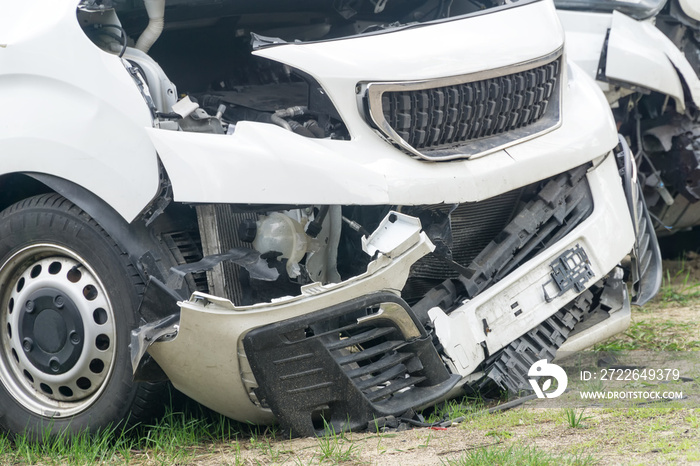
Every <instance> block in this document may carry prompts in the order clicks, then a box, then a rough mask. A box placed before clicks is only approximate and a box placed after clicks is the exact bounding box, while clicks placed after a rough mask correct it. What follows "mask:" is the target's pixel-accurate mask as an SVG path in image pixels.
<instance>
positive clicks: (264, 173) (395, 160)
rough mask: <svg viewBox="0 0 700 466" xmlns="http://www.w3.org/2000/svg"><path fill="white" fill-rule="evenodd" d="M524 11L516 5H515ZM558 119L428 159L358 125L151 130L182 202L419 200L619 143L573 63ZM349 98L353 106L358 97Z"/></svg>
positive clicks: (473, 192) (495, 187)
mask: <svg viewBox="0 0 700 466" xmlns="http://www.w3.org/2000/svg"><path fill="white" fill-rule="evenodd" d="M516 10H518V9H516ZM564 88H565V89H564V93H563V106H562V115H563V117H562V118H563V121H562V125H561V126H560V127H559V128H558V129H556V130H554V131H551V132H550V133H547V134H545V135H543V136H540V137H537V138H535V139H532V140H530V141H527V142H523V143H520V144H516V145H514V146H511V147H509V148H508V149H507V150H502V151H498V152H495V153H493V154H490V155H488V156H484V157H479V158H475V159H472V160H458V161H452V162H445V163H426V162H422V161H418V160H415V159H412V158H411V157H409V156H408V155H406V154H404V153H403V152H401V151H399V150H397V149H395V148H394V147H392V146H391V145H389V144H388V143H387V142H385V141H384V140H383V139H382V138H381V137H380V136H378V135H377V134H376V133H374V131H373V130H371V128H370V127H369V126H368V125H367V124H366V123H364V121H363V122H362V125H364V127H365V128H366V133H363V134H362V135H361V136H357V137H355V138H354V139H352V140H350V141H334V140H328V139H310V138H305V137H302V136H299V135H297V134H295V133H292V132H290V131H286V130H284V129H283V128H281V127H278V126H274V125H270V124H264V123H254V122H242V123H239V124H238V125H237V126H236V131H235V133H234V134H233V135H231V136H224V135H210V134H197V133H185V132H175V131H167V130H161V129H154V128H149V129H148V134H149V136H150V137H151V140H152V141H153V144H154V145H155V146H156V149H157V150H158V154H159V155H160V157H161V160H162V161H163V164H164V165H165V168H166V170H167V172H168V175H169V177H170V180H171V182H172V185H173V193H174V197H175V200H176V201H182V202H214V203H216V202H221V203H253V204H280V203H287V204H318V203H327V204H389V205H391V204H394V205H420V204H434V203H440V202H447V203H457V202H469V201H479V200H483V199H487V198H490V197H493V196H496V195H498V194H502V193H504V192H507V191H510V190H512V189H515V188H518V187H521V186H525V185H527V184H530V183H534V182H536V181H538V180H541V179H544V178H547V177H550V176H554V175H556V174H558V173H562V172H565V171H567V170H569V169H571V168H574V167H576V166H579V165H581V164H583V163H586V162H587V161H590V160H591V159H593V158H595V157H598V156H601V155H603V154H606V153H607V152H608V151H610V149H611V148H612V147H614V146H615V145H616V144H617V132H616V129H615V124H614V121H613V119H612V115H611V113H610V109H609V107H608V104H607V101H606V100H605V98H604V96H603V94H602V93H601V92H600V90H599V89H598V88H597V86H596V85H595V83H594V82H593V81H592V80H591V79H590V78H589V77H588V76H586V75H585V73H583V72H582V71H581V69H580V68H578V67H576V66H575V65H572V66H569V67H568V84H567V85H566V86H564ZM352 97H353V98H352V99H351V104H350V105H352V106H353V108H354V109H355V110H354V111H356V108H357V104H356V102H355V99H354V93H353V94H352Z"/></svg>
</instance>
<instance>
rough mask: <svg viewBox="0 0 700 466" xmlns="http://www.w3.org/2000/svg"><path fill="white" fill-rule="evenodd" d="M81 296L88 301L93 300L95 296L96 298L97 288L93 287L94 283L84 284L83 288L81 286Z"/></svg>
mask: <svg viewBox="0 0 700 466" xmlns="http://www.w3.org/2000/svg"><path fill="white" fill-rule="evenodd" d="M83 296H85V299H87V300H88V301H94V300H95V298H97V288H95V286H94V285H85V288H83Z"/></svg>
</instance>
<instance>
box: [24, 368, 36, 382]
mask: <svg viewBox="0 0 700 466" xmlns="http://www.w3.org/2000/svg"><path fill="white" fill-rule="evenodd" d="M22 373H23V374H24V376H25V377H26V378H27V380H29V382H30V383H34V377H32V374H30V373H29V372H27V371H26V370H25V371H24V372H22Z"/></svg>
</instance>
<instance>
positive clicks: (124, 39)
mask: <svg viewBox="0 0 700 466" xmlns="http://www.w3.org/2000/svg"><path fill="white" fill-rule="evenodd" d="M94 28H95V30H96V31H99V30H100V29H102V28H113V29H118V30H119V33H120V34H121V38H120V39H119V40H120V41H121V43H122V50H121V52H119V58H121V57H123V56H124V53H125V52H126V47H127V40H128V36H127V35H126V31H125V30H124V28H123V27H121V26H120V25H118V24H95V25H94ZM100 33H101V34H105V35H108V36H110V37H112V38H116V36H115V35H113V34H109V33H107V32H106V31H100Z"/></svg>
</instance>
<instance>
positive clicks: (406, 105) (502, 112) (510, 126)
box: [382, 59, 561, 150]
mask: <svg viewBox="0 0 700 466" xmlns="http://www.w3.org/2000/svg"><path fill="white" fill-rule="evenodd" d="M560 68H561V65H560V59H556V60H554V61H552V62H550V63H547V64H545V65H542V66H539V67H536V68H533V69H530V70H526V71H521V72H518V73H514V74H510V75H506V76H501V77H496V78H490V79H484V80H481V81H474V82H468V83H464V84H457V85H451V86H444V87H436V88H432V89H425V90H409V91H387V92H384V94H383V95H382V111H383V113H384V118H385V119H386V121H387V122H388V123H389V125H390V126H391V127H392V128H393V129H394V131H396V133H397V134H398V135H399V136H400V137H401V138H402V139H403V140H404V141H406V142H407V143H408V144H410V145H411V146H412V147H413V148H414V149H417V150H421V149H427V150H430V149H441V148H445V147H450V146H455V145H458V144H461V143H464V142H467V141H470V140H474V139H479V138H485V137H489V136H494V135H497V134H501V133H505V132H507V131H510V130H514V129H517V128H523V127H526V126H529V125H531V124H533V123H535V122H537V121H539V120H540V119H541V118H542V117H543V116H544V115H545V112H546V110H547V107H548V104H549V102H550V99H551V97H552V95H553V93H554V90H555V88H556V84H557V80H558V79H559V72H560Z"/></svg>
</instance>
